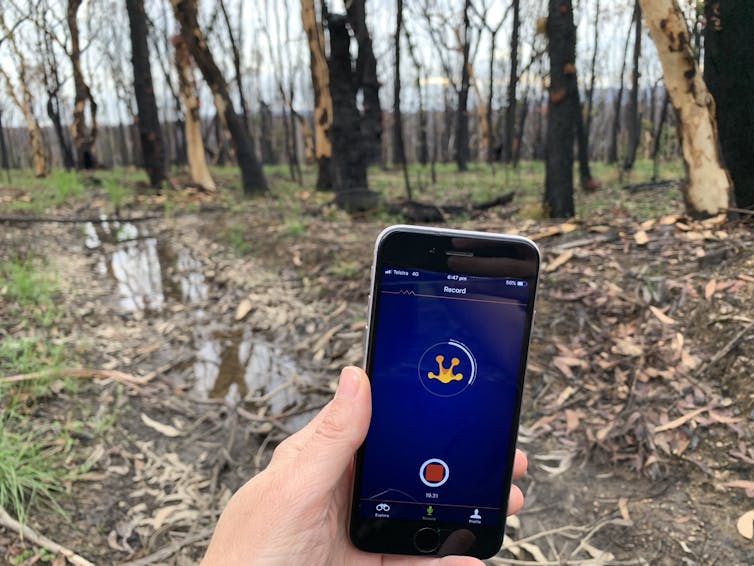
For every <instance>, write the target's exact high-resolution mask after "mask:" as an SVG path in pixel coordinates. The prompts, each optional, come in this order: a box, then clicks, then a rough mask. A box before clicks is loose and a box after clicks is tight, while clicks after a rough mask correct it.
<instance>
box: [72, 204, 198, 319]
mask: <svg viewBox="0 0 754 566" xmlns="http://www.w3.org/2000/svg"><path fill="white" fill-rule="evenodd" d="M84 235H85V241H84V245H85V246H86V247H87V248H88V249H90V250H101V252H102V255H101V257H100V261H99V263H98V265H97V271H98V273H100V274H102V275H109V276H110V277H111V278H112V279H113V280H114V281H115V285H116V295H117V299H118V303H119V305H120V308H121V310H122V311H124V312H127V313H134V312H160V311H162V309H163V307H164V306H165V302H166V301H167V300H175V301H178V302H181V303H184V304H200V303H202V302H204V301H205V300H206V299H207V283H206V281H205V279H204V275H203V273H202V263H201V261H199V260H198V259H197V258H196V257H194V256H193V255H192V253H191V251H190V250H188V249H186V248H184V247H175V248H174V247H173V246H172V245H171V244H170V242H167V241H165V240H158V239H157V237H155V236H153V235H151V234H150V233H149V231H148V230H147V229H146V228H145V227H137V226H136V225H135V224H132V223H129V222H120V221H118V220H108V219H107V218H106V217H103V219H102V221H101V222H97V223H93V222H88V223H87V224H86V225H85V226H84Z"/></svg>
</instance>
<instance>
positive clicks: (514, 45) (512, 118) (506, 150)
mask: <svg viewBox="0 0 754 566" xmlns="http://www.w3.org/2000/svg"><path fill="white" fill-rule="evenodd" d="M520 28H521V13H520V0H513V29H512V32H511V68H510V75H509V78H508V106H507V108H506V109H505V142H504V144H503V155H504V157H503V160H504V161H505V163H511V162H512V161H513V134H514V132H515V128H516V87H517V86H518V43H519V30H520Z"/></svg>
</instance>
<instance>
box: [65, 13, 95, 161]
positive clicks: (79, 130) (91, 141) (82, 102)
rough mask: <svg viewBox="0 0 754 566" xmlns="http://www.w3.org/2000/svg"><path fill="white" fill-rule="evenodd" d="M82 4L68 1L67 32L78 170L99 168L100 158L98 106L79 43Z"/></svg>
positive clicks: (72, 129)
mask: <svg viewBox="0 0 754 566" xmlns="http://www.w3.org/2000/svg"><path fill="white" fill-rule="evenodd" d="M81 3H82V0H68V6H67V11H66V19H67V23H68V30H69V32H70V34H71V49H70V51H69V52H68V56H69V58H70V60H71V66H72V67H73V88H74V92H75V96H74V101H73V122H72V123H71V135H72V136H73V145H74V147H75V148H76V167H77V168H79V169H94V168H95V167H97V155H96V152H95V143H96V141H97V103H96V102H95V101H94V97H93V96H92V91H91V90H90V89H89V85H88V84H87V83H86V81H85V80H84V73H83V72H82V70H81V46H80V43H79V24H78V19H77V16H78V11H79V8H80V7H81ZM87 104H88V105H89V117H90V119H91V125H90V126H89V127H87V125H86V122H87V120H86V106H87Z"/></svg>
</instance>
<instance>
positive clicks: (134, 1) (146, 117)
mask: <svg viewBox="0 0 754 566" xmlns="http://www.w3.org/2000/svg"><path fill="white" fill-rule="evenodd" d="M126 10H127V11H128V22H129V24H130V29H131V63H132V64H133V69H134V94H135V95H136V107H137V108H138V110H139V138H140V139H141V152H142V156H143V157H144V169H146V171H147V175H149V183H150V184H151V185H152V187H154V188H159V187H160V186H161V185H162V182H163V181H164V180H165V148H164V146H163V143H162V130H161V128H160V116H159V114H158V113H157V101H156V100H155V97H154V88H153V86H152V69H151V67H150V65H149V47H148V45H147V33H148V30H147V17H146V14H145V13H144V0H126Z"/></svg>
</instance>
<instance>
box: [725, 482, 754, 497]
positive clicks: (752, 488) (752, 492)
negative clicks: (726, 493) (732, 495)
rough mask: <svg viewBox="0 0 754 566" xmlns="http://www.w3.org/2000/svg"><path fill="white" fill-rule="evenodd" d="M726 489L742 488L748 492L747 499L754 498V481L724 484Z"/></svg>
mask: <svg viewBox="0 0 754 566" xmlns="http://www.w3.org/2000/svg"><path fill="white" fill-rule="evenodd" d="M723 486H725V487H740V488H742V489H743V490H744V491H745V492H746V497H754V481H749V480H734V481H728V482H725V483H724V484H723Z"/></svg>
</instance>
